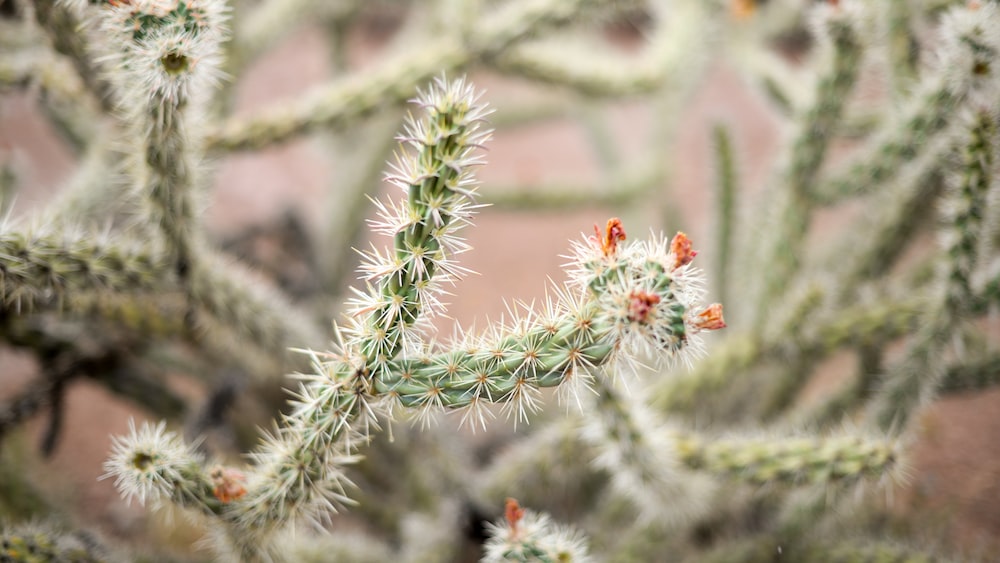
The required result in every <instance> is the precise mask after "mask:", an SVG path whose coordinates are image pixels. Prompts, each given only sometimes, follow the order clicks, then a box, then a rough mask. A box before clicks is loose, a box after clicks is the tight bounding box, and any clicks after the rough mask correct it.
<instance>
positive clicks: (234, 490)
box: [209, 465, 247, 504]
mask: <svg viewBox="0 0 1000 563" xmlns="http://www.w3.org/2000/svg"><path fill="white" fill-rule="evenodd" d="M209 476H210V477H211V478H212V485H214V487H213V488H212V494H213V495H215V498H217V499H219V501H220V502H222V503H223V504H227V503H229V502H232V501H234V500H236V499H238V498H240V497H242V496H243V495H245V494H247V489H246V487H244V486H243V483H246V482H247V477H246V475H244V474H243V472H242V471H239V470H237V469H231V468H229V467H222V466H218V465H217V466H215V467H214V468H213V469H212V472H211V473H210V474H209Z"/></svg>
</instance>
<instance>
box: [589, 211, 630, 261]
mask: <svg viewBox="0 0 1000 563" xmlns="http://www.w3.org/2000/svg"><path fill="white" fill-rule="evenodd" d="M591 240H593V241H595V242H597V243H598V244H599V245H600V247H601V251H603V252H604V255H605V256H614V254H615V252H617V251H618V241H622V240H625V227H623V226H622V222H621V219H619V218H618V217H612V218H610V219H608V224H607V226H606V227H605V228H604V234H603V235H602V234H601V230H600V229H599V228H597V225H594V237H593V238H592V239H591Z"/></svg>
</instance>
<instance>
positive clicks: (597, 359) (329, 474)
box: [106, 79, 725, 559]
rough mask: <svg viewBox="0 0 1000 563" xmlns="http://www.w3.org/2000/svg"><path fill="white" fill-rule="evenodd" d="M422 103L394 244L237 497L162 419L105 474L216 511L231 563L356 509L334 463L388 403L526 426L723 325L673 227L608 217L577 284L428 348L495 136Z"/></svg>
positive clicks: (442, 84) (135, 489)
mask: <svg viewBox="0 0 1000 563" xmlns="http://www.w3.org/2000/svg"><path fill="white" fill-rule="evenodd" d="M416 103H417V105H418V106H419V107H420V108H422V109H423V111H424V113H425V115H424V116H423V117H422V118H420V119H414V118H411V120H410V122H409V125H408V126H407V129H406V133H405V134H404V136H403V137H402V139H403V140H404V141H405V142H406V143H408V144H409V145H411V146H412V147H413V149H414V150H413V151H411V152H409V153H400V154H399V155H397V164H396V166H395V170H394V172H393V173H392V174H391V175H390V176H389V179H390V181H391V182H392V183H394V184H395V185H397V186H399V187H400V188H402V189H403V191H404V194H405V195H406V199H405V200H404V201H403V202H402V203H401V204H399V205H390V204H379V208H380V210H381V212H382V219H381V220H380V221H378V222H377V224H376V225H377V228H378V229H379V230H380V231H381V232H383V233H384V234H386V235H388V236H391V237H392V239H393V243H394V246H393V248H392V249H391V250H389V251H386V252H379V251H372V252H370V253H368V254H367V260H366V263H365V265H364V266H363V272H365V274H366V278H367V279H368V280H369V285H368V290H367V291H366V292H361V291H358V292H357V295H358V298H357V299H355V300H354V302H353V307H352V309H351V310H350V312H349V313H348V322H349V325H348V328H347V329H346V330H343V331H340V333H341V334H342V336H341V339H340V341H339V343H338V348H337V349H335V350H334V351H332V352H327V353H322V354H320V353H315V352H308V353H309V354H310V355H311V356H312V358H313V363H314V368H315V371H314V372H313V373H311V374H308V375H303V376H301V378H302V380H303V384H302V386H301V387H300V389H299V391H298V392H297V393H296V397H295V399H294V400H293V402H292V412H291V414H289V415H288V416H287V417H286V418H285V420H284V424H283V425H282V426H281V427H280V428H279V429H278V430H277V431H276V432H275V433H274V434H273V435H272V436H271V437H270V438H269V439H268V440H267V441H266V442H265V445H264V446H263V447H262V448H261V449H260V450H259V451H258V452H256V453H255V454H254V456H253V457H254V460H255V461H256V465H255V466H254V467H252V468H249V469H248V471H247V477H246V485H245V488H244V487H243V484H242V483H239V484H238V486H236V487H234V484H233V483H231V482H227V483H225V484H224V486H220V485H219V484H218V483H216V485H215V486H214V487H213V486H211V484H212V483H213V482H215V481H218V479H219V476H220V475H221V474H220V473H219V472H218V471H216V472H215V473H212V472H210V471H207V470H205V469H204V468H203V466H202V464H200V462H199V460H197V458H195V457H194V456H192V455H191V454H190V452H189V451H188V450H185V449H184V446H182V445H180V444H178V443H177V442H176V439H175V438H174V437H173V436H167V435H164V434H163V428H162V426H161V427H158V428H155V429H154V428H150V427H143V428H142V429H141V430H140V431H139V432H133V433H132V435H131V436H130V437H128V438H123V439H119V440H118V441H117V443H116V448H115V449H116V451H115V455H114V457H113V458H112V460H111V461H109V463H108V464H107V466H106V467H107V469H108V472H109V474H110V475H113V476H114V477H115V478H116V484H117V485H118V488H119V490H121V491H122V493H123V494H125V495H126V496H128V497H129V498H131V497H138V498H139V499H140V500H143V499H144V498H145V497H147V496H149V497H154V498H155V497H159V496H163V497H166V498H171V499H173V500H174V501H175V502H177V503H178V504H181V505H186V506H189V507H194V508H196V509H197V510H200V511H202V512H205V513H209V514H214V515H216V516H218V517H219V520H220V521H221V523H222V526H223V528H224V529H225V531H226V533H227V534H228V537H229V540H230V542H231V543H232V546H233V548H234V549H235V550H236V553H239V554H240V557H241V558H244V559H246V558H253V557H260V556H261V555H262V554H268V553H269V551H270V549H269V548H270V546H269V545H268V539H269V537H270V536H271V535H272V534H273V533H275V532H278V531H280V530H281V529H283V528H284V527H285V526H287V525H288V524H289V523H292V522H295V521H296V520H298V519H300V518H304V519H306V520H311V521H314V522H317V523H319V522H322V521H323V519H324V518H325V516H326V515H327V513H328V512H329V511H331V510H335V508H336V506H338V505H340V504H342V503H346V502H350V501H349V498H348V496H347V492H346V489H347V487H348V486H349V482H348V481H347V480H346V478H345V477H344V474H343V471H342V466H343V465H344V464H346V463H350V462H351V461H352V460H353V459H354V457H353V456H354V452H355V450H356V449H357V448H358V446H359V445H360V444H363V443H365V442H367V441H368V440H369V433H370V431H371V430H372V429H377V428H378V427H379V425H380V421H381V420H383V419H386V418H391V413H392V412H394V411H395V410H396V409H397V408H398V407H405V408H410V409H419V410H420V411H421V412H422V413H424V414H427V413H431V412H433V411H436V410H441V409H468V412H469V413H470V415H469V416H472V417H474V423H477V424H480V425H483V426H485V413H486V412H487V411H485V410H484V409H483V408H484V405H485V404H487V403H502V404H504V405H505V408H506V409H507V411H508V412H509V413H511V414H512V415H513V416H514V417H515V418H516V419H518V420H523V421H527V418H528V415H529V414H530V413H532V412H533V411H534V410H536V409H537V408H538V405H539V397H538V393H539V389H540V388H543V387H555V386H557V385H560V384H562V383H564V382H566V381H568V380H570V381H574V382H579V381H582V382H584V384H586V381H587V379H588V378H590V377H593V376H594V375H595V374H596V375H597V376H598V377H605V376H604V375H603V374H602V373H601V371H600V368H602V367H603V366H605V365H608V364H612V363H615V364H617V365H619V366H620V365H626V366H630V365H632V364H633V363H635V362H636V361H638V359H639V358H640V357H641V355H643V354H647V355H650V356H651V357H653V358H656V359H657V360H669V359H673V358H675V357H676V356H677V355H679V354H681V353H684V352H686V351H687V350H688V349H689V348H691V347H693V346H696V342H697V338H698V333H699V332H701V331H704V330H715V329H719V328H722V327H724V326H725V323H724V321H723V319H722V308H721V305H718V304H715V305H710V306H708V307H707V308H703V307H701V306H700V305H699V301H700V297H701V291H700V277H699V276H700V274H699V272H698V271H697V270H695V269H693V268H692V267H691V265H690V264H691V262H692V260H693V259H694V257H695V254H696V252H695V251H694V250H692V248H691V243H690V241H689V240H688V239H687V237H686V236H685V235H684V234H683V233H679V234H678V235H677V236H675V237H674V238H673V239H672V240H670V241H667V240H666V239H659V240H655V239H654V240H652V241H646V242H638V243H634V244H628V243H625V239H626V234H625V230H624V227H623V226H622V224H621V221H619V220H618V219H611V220H609V221H608V222H607V225H606V227H605V228H604V229H603V230H601V229H598V228H596V227H595V234H594V235H593V236H591V237H589V238H587V239H586V240H585V241H583V242H580V243H577V244H576V245H575V246H574V252H573V255H572V257H571V258H572V263H571V264H572V265H571V268H572V269H571V281H570V283H569V284H568V285H566V286H563V287H556V288H555V289H554V291H553V293H554V294H555V298H553V299H552V300H550V301H549V302H548V303H547V304H546V305H545V307H544V309H543V311H542V312H531V311H529V313H528V314H527V315H526V316H524V317H521V318H517V319H513V320H511V321H509V322H508V323H506V324H503V325H498V326H496V327H494V328H493V329H492V330H490V331H489V332H487V333H486V334H484V335H482V336H477V337H470V338H467V339H465V340H462V341H458V342H454V343H452V344H451V345H450V346H447V347H432V346H430V345H428V344H427V342H426V341H425V338H423V337H422V336H421V327H420V323H419V321H420V319H422V318H426V317H427V315H428V314H429V313H431V312H433V311H434V309H437V308H439V307H440V306H439V305H438V303H437V300H436V299H435V298H436V295H437V293H438V292H439V291H440V284H441V283H442V282H446V281H451V280H453V279H454V278H455V277H456V276H458V275H460V273H461V269H460V268H459V267H458V266H456V265H455V264H454V261H453V258H452V256H453V255H454V254H456V253H458V252H460V251H461V250H463V249H464V248H465V247H464V245H463V244H462V243H461V241H460V240H459V239H457V238H456V236H455V232H456V231H457V230H458V229H459V228H460V227H462V226H463V225H464V224H466V223H468V221H469V216H470V212H471V209H472V197H473V196H474V193H475V182H474V179H473V177H472V176H471V167H472V166H473V165H476V164H479V162H480V161H479V160H478V158H477V157H476V156H474V155H473V151H474V150H476V149H477V148H479V146H480V144H481V143H482V142H483V141H484V140H485V139H486V138H487V137H488V135H489V132H488V130H486V129H484V128H483V126H482V118H483V116H484V115H486V110H485V106H484V105H483V104H481V103H480V102H479V95H478V94H476V93H475V91H474V90H473V89H472V88H471V87H470V86H468V85H467V84H466V83H465V82H464V81H463V80H457V81H454V82H450V83H449V82H446V81H445V80H443V79H440V80H438V81H437V82H436V83H435V84H434V86H433V87H432V88H431V89H429V90H428V91H426V92H424V93H423V94H422V95H421V96H420V98H418V99H417V100H416ZM157 444H159V445H160V446H162V447H163V449H162V451H159V450H157V448H156V445H157ZM185 452H186V453H185ZM240 480H241V481H242V478H241V479H240ZM220 490H221V491H222V492H223V493H224V494H220ZM232 490H236V491H238V492H237V493H231V492H230V491H232ZM268 556H270V557H275V556H277V554H276V553H275V552H271V553H270V554H269V555H268Z"/></svg>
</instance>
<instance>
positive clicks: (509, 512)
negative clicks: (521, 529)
mask: <svg viewBox="0 0 1000 563" xmlns="http://www.w3.org/2000/svg"><path fill="white" fill-rule="evenodd" d="M503 514H504V517H505V518H507V524H508V525H510V533H511V535H512V536H517V524H518V522H520V521H521V518H524V509H523V508H521V505H520V504H518V502H517V500H516V499H512V498H508V499H507V503H506V505H505V506H504V510H503Z"/></svg>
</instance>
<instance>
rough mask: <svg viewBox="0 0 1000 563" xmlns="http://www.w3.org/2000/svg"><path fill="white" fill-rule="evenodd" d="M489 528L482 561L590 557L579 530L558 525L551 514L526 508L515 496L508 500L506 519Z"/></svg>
mask: <svg viewBox="0 0 1000 563" xmlns="http://www.w3.org/2000/svg"><path fill="white" fill-rule="evenodd" d="M486 531H487V534H488V535H489V539H488V540H486V545H485V553H484V554H483V558H482V561H483V563H500V562H502V561H519V562H523V563H527V562H529V561H537V562H538V563H556V562H563V561H564V562H567V563H584V562H587V561H590V560H591V559H590V555H589V553H588V552H587V543H586V540H585V539H584V537H583V536H582V535H581V534H580V532H578V531H576V530H574V529H573V528H569V527H566V526H562V525H560V524H556V523H555V522H553V521H552V518H551V517H550V516H549V515H548V514H544V513H538V512H535V511H532V510H525V509H523V508H521V507H520V505H518V503H517V501H516V500H514V499H507V507H506V510H505V516H504V519H503V520H500V521H498V522H491V523H488V524H487V530H486Z"/></svg>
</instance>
